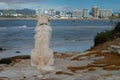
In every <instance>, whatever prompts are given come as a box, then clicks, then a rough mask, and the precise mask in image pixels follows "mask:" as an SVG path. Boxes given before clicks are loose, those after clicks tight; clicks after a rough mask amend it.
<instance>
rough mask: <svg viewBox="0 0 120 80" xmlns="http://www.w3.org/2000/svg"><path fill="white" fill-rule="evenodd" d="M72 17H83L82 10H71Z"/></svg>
mask: <svg viewBox="0 0 120 80" xmlns="http://www.w3.org/2000/svg"><path fill="white" fill-rule="evenodd" d="M72 17H73V18H83V11H82V10H79V9H78V10H73V11H72Z"/></svg>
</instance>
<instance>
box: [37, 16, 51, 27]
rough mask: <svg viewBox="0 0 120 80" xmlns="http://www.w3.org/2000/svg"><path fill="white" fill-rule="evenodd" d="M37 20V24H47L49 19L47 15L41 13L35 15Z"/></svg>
mask: <svg viewBox="0 0 120 80" xmlns="http://www.w3.org/2000/svg"><path fill="white" fill-rule="evenodd" d="M37 22H38V24H39V25H44V24H46V25H49V22H50V19H49V17H48V16H46V15H44V14H41V15H39V16H38V17H37Z"/></svg>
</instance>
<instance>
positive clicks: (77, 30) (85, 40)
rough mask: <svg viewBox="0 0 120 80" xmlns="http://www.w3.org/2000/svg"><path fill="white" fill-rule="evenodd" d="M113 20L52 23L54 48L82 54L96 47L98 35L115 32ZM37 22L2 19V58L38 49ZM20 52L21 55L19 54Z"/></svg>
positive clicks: (55, 21) (0, 33)
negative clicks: (112, 30) (35, 42)
mask: <svg viewBox="0 0 120 80" xmlns="http://www.w3.org/2000/svg"><path fill="white" fill-rule="evenodd" d="M113 25H114V24H111V22H110V21H109V20H92V21H91V20H52V21H51V27H52V29H53V31H52V40H51V48H52V49H53V51H55V52H82V51H85V50H87V49H89V48H90V47H92V46H93V45H94V42H93V39H94V36H95V35H96V34H97V33H99V32H101V31H104V30H108V29H112V28H113ZM35 26H36V21H34V20H0V47H2V48H4V49H7V51H2V52H0V53H1V54H0V57H8V56H15V55H26V54H30V53H31V49H32V48H33V47H34V34H35V33H34V28H35ZM16 51H20V52H21V53H16Z"/></svg>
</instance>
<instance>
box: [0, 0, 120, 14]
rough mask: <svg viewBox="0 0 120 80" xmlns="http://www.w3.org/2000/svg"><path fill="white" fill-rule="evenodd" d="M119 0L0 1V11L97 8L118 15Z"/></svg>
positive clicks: (119, 10)
mask: <svg viewBox="0 0 120 80" xmlns="http://www.w3.org/2000/svg"><path fill="white" fill-rule="evenodd" d="M119 4H120V0H89V1H88V0H59V1H58V0H29V1H26V0H0V9H24V8H29V9H40V8H42V9H49V8H55V9H56V10H73V9H84V8H87V9H89V10H90V9H91V8H92V7H93V6H98V7H99V8H102V9H112V10H113V11H114V12H119V13H120V6H119Z"/></svg>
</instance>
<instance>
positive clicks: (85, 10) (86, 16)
mask: <svg viewBox="0 0 120 80" xmlns="http://www.w3.org/2000/svg"><path fill="white" fill-rule="evenodd" d="M88 17H89V9H83V18H88Z"/></svg>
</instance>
